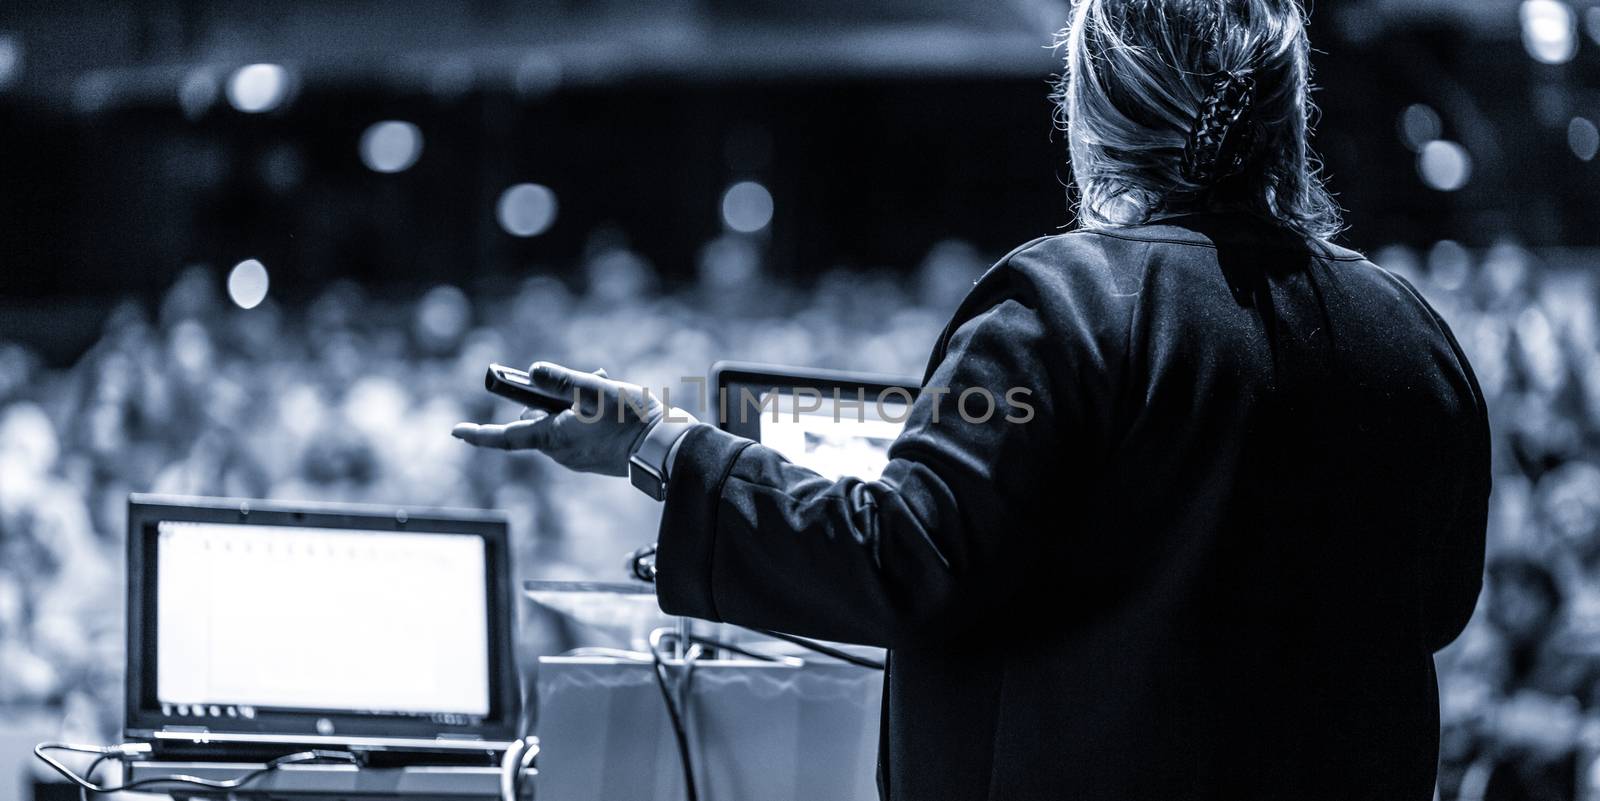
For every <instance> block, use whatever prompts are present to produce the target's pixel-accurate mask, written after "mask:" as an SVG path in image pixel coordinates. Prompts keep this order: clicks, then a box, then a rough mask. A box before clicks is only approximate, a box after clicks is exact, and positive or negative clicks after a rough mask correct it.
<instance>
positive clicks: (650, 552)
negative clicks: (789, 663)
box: [627, 543, 884, 670]
mask: <svg viewBox="0 0 1600 801" xmlns="http://www.w3.org/2000/svg"><path fill="white" fill-rule="evenodd" d="M655 557H656V544H655V543H651V544H649V545H646V546H644V547H643V548H640V549H638V550H636V551H634V552H633V553H630V554H628V565H627V569H628V574H629V575H630V576H632V577H633V578H634V579H637V580H639V581H642V582H645V583H646V584H654V583H655V581H656V575H657V571H656V560H655ZM740 628H742V629H745V630H746V631H753V632H755V633H757V634H763V635H766V636H768V637H772V638H774V639H778V640H783V641H784V642H787V643H792V644H794V645H798V646H800V647H801V648H804V649H806V650H808V651H815V652H816V653H819V654H822V655H823V656H831V657H833V658H834V659H837V660H839V661H841V662H848V663H850V664H852V665H855V666H857V667H864V668H868V669H870V670H883V669H884V664H883V663H882V662H879V661H877V660H875V659H867V658H866V657H861V656H856V655H855V654H852V653H849V652H847V651H841V650H839V649H838V648H833V647H831V646H827V645H823V644H822V643H820V642H817V641H816V640H810V639H806V638H805V637H797V636H795V635H793V634H783V633H781V632H776V631H768V630H767V629H758V628H754V627H751V626H740ZM690 639H691V640H702V641H705V642H707V643H708V644H711V645H714V646H715V647H718V648H723V649H725V650H729V651H733V652H734V653H739V654H744V655H745V656H751V657H756V658H758V659H764V658H767V657H764V656H761V655H759V654H754V653H751V652H750V651H746V650H743V649H740V648H735V647H733V646H731V645H727V644H722V643H717V642H716V641H714V640H708V639H706V638H701V637H694V636H691V637H690Z"/></svg>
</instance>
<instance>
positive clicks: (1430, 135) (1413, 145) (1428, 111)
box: [1399, 103, 1444, 153]
mask: <svg viewBox="0 0 1600 801" xmlns="http://www.w3.org/2000/svg"><path fill="white" fill-rule="evenodd" d="M1399 128H1400V141H1402V142H1405V143H1406V147H1408V148H1410V149H1411V151H1412V152H1413V153H1415V152H1418V151H1420V150H1422V146H1423V145H1426V144H1427V143H1429V142H1432V141H1433V140H1435V139H1438V138H1439V136H1440V134H1442V133H1443V132H1444V124H1443V123H1442V122H1440V120H1439V112H1437V111H1434V110H1433V108H1432V107H1431V106H1429V105H1427V104H1425V103H1412V104H1411V105H1409V106H1406V108H1405V111H1402V112H1400V120H1399Z"/></svg>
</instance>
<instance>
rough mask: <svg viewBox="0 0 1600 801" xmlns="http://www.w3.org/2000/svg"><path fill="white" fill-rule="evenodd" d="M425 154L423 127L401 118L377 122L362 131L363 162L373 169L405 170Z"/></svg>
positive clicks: (374, 170) (380, 170)
mask: <svg viewBox="0 0 1600 801" xmlns="http://www.w3.org/2000/svg"><path fill="white" fill-rule="evenodd" d="M421 157H422V129H420V128H418V127H417V126H415V125H413V124H411V123H409V122H403V121H401V120H384V121H383V122H377V123H373V124H372V125H371V126H369V127H368V128H367V130H366V131H364V132H362V134H361V163H362V164H365V165H367V169H370V170H372V171H373V172H382V173H396V172H404V171H406V170H408V169H410V168H411V165H413V164H416V163H417V159H418V158H421Z"/></svg>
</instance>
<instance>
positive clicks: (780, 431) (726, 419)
mask: <svg viewBox="0 0 1600 801" xmlns="http://www.w3.org/2000/svg"><path fill="white" fill-rule="evenodd" d="M712 374H713V379H712V383H713V384H714V385H715V387H716V395H715V396H714V398H713V399H712V403H713V404H714V412H715V415H716V419H717V424H718V426H719V427H721V428H722V429H723V430H724V431H728V432H731V433H734V434H737V435H739V436H741V437H746V438H748V439H753V440H755V441H756V442H759V443H761V444H762V445H765V446H767V447H769V448H772V449H773V450H776V451H778V452H779V453H781V454H783V456H784V458H786V459H788V460H789V461H790V462H793V463H795V464H797V465H800V466H802V467H805V468H808V469H810V470H813V471H815V472H816V473H818V474H819V475H821V476H822V477H824V478H827V479H829V480H838V479H840V478H843V477H844V476H853V477H855V478H860V479H862V480H865V481H875V480H877V479H878V478H879V477H880V476H882V474H883V470H884V468H885V467H887V466H888V464H889V446H890V445H892V444H894V441H895V439H896V438H898V437H899V436H900V432H901V431H902V430H903V429H904V428H905V423H906V419H907V418H908V417H909V415H910V413H911V404H912V403H914V402H915V401H916V398H917V395H918V393H919V392H920V388H919V386H918V384H917V382H916V380H914V379H911V378H904V377H897V376H883V375H876V374H871V373H850V372H842V371H838V370H825V369H817V368H802V367H780V366H776V365H766V364H752V363H740V362H719V363H718V364H716V365H715V366H714V367H713V368H712Z"/></svg>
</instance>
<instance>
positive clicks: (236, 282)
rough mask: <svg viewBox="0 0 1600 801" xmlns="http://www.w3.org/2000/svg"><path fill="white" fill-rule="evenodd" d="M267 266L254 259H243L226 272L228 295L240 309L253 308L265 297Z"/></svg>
mask: <svg viewBox="0 0 1600 801" xmlns="http://www.w3.org/2000/svg"><path fill="white" fill-rule="evenodd" d="M267 284H268V281H267V268H266V266H265V265H263V264H262V263H261V262H259V261H256V260H255V259H245V260H244V261H241V262H239V263H238V264H235V265H234V266H233V270H232V271H230V272H229V273H228V297H229V298H232V299H233V302H234V303H235V304H236V305H238V307H239V308H241V309H254V308H255V307H257V306H260V305H261V301H263V300H266V299H267Z"/></svg>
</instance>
